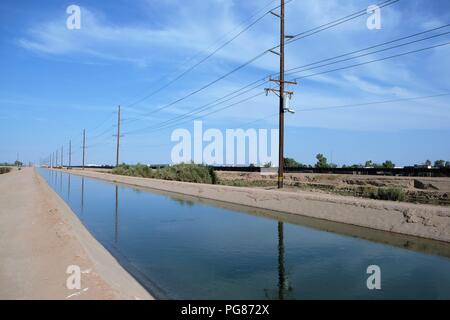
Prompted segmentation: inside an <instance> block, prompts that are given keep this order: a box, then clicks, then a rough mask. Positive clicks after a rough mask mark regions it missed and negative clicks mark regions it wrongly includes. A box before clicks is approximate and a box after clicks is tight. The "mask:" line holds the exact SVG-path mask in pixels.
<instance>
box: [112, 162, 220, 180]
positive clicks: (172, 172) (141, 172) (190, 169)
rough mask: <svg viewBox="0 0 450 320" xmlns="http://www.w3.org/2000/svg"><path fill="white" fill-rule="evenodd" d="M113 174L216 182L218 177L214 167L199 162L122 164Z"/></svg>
mask: <svg viewBox="0 0 450 320" xmlns="http://www.w3.org/2000/svg"><path fill="white" fill-rule="evenodd" d="M112 173H113V174H118V175H123V176H131V177H143V178H153V179H163V180H174V181H184V182H196V183H207V184H216V183H217V177H216V174H215V172H214V170H213V168H211V167H208V166H204V165H197V164H177V165H174V166H170V167H164V168H160V169H152V168H150V167H148V166H146V165H142V164H137V165H134V166H131V165H126V164H122V165H120V166H118V167H116V168H114V169H113V170H112Z"/></svg>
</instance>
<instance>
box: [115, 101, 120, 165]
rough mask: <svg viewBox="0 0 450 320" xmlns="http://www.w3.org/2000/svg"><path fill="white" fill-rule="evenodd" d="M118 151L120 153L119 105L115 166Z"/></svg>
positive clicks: (117, 163)
mask: <svg viewBox="0 0 450 320" xmlns="http://www.w3.org/2000/svg"><path fill="white" fill-rule="evenodd" d="M119 153H120V106H119V110H118V111H117V149H116V167H118V166H119Z"/></svg>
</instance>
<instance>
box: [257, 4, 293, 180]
mask: <svg viewBox="0 0 450 320" xmlns="http://www.w3.org/2000/svg"><path fill="white" fill-rule="evenodd" d="M280 1H281V5H280V14H277V13H275V12H273V11H270V13H271V14H273V15H274V16H276V17H278V18H279V19H280V52H276V51H274V50H270V52H272V53H274V54H277V55H279V56H280V76H279V79H270V81H272V82H276V83H278V85H279V89H273V88H266V89H265V90H266V94H268V93H269V91H272V92H274V93H275V94H276V95H278V96H279V98H280V102H279V109H280V118H279V141H278V144H279V147H278V188H279V189H281V188H283V180H284V113H285V112H286V111H289V112H292V110H290V109H288V108H286V96H287V95H289V97H291V96H292V95H293V94H294V93H293V92H287V91H285V84H297V83H296V82H293V81H285V80H284V42H285V39H286V38H288V39H291V38H292V36H286V35H285V31H284V17H285V15H284V7H285V0H280Z"/></svg>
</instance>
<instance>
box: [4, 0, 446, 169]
mask: <svg viewBox="0 0 450 320" xmlns="http://www.w3.org/2000/svg"><path fill="white" fill-rule="evenodd" d="M269 3H270V1H269V0H265V1H263V0H258V1H257V0H248V1H237V0H208V1H201V0H190V1H182V0H165V1H155V0H136V1H121V0H116V1H86V0H85V1H56V0H53V1H50V0H47V1H45V0H41V1H31V0H30V1H25V0H21V1H12V0H3V1H1V2H0V48H1V50H0V70H1V72H0V162H3V161H14V160H15V159H16V156H17V153H19V154H20V158H21V160H23V161H26V162H28V161H37V160H38V159H39V158H41V157H45V156H47V155H48V154H50V153H51V152H53V151H55V150H56V149H57V148H60V147H61V146H62V145H64V148H65V150H67V145H68V141H69V139H72V145H73V149H74V156H73V162H74V163H79V162H80V160H81V159H80V155H81V149H80V146H81V137H82V130H83V128H86V130H87V145H88V149H87V163H96V164H101V163H114V161H115V140H114V139H115V138H114V137H113V136H112V135H113V134H114V131H115V130H116V128H115V127H114V125H115V112H116V109H117V105H118V104H121V105H122V106H123V110H122V117H123V119H124V122H123V125H122V132H123V133H124V137H123V139H122V157H121V160H122V161H125V162H130V163H135V162H141V163H168V162H170V151H171V149H172V147H173V145H174V143H171V142H170V134H171V132H172V131H173V130H174V129H175V128H186V129H192V127H193V122H192V121H188V122H184V123H182V124H180V125H179V126H175V127H169V128H167V129H165V130H143V131H141V132H139V134H137V133H135V134H133V131H134V130H138V129H142V128H146V127H152V126H153V127H156V128H157V126H158V124H160V123H162V122H163V121H166V120H168V119H171V118H173V117H175V116H177V115H181V114H183V113H186V112H189V111H191V110H193V109H194V108H197V107H199V106H201V105H204V104H206V103H208V102H211V101H214V100H215V99H217V98H219V97H222V96H224V95H226V94H227V93H229V92H232V91H233V90H236V89H238V88H240V87H242V86H244V85H246V84H248V83H250V82H252V81H254V80H257V79H259V78H261V77H265V76H267V75H269V74H271V73H274V72H277V68H278V57H277V56H275V55H272V54H266V55H264V56H263V57H262V58H260V59H258V60H256V61H255V62H253V63H252V64H251V65H249V66H247V67H245V68H243V69H242V70H240V71H238V72H236V73H234V74H232V75H230V76H229V77H227V78H225V79H223V80H222V81H220V82H217V83H216V84H215V85H213V86H211V87H209V88H208V89H206V90H203V91H201V92H199V93H198V94H195V95H193V96H192V97H190V98H188V99H186V100H183V101H181V102H180V103H177V104H175V105H173V106H171V107H169V108H166V109H164V110H162V111H160V112H154V110H157V109H158V108H160V107H161V106H164V105H166V104H168V103H170V102H172V101H175V100H177V99H179V98H181V97H183V96H185V95H187V94H188V93H190V92H192V91H194V90H196V89H198V88H199V87H201V86H203V85H204V84H206V83H208V82H210V81H213V80H214V79H216V78H218V77H220V76H221V75H223V74H225V73H227V72H228V71H230V70H232V69H234V68H235V67H237V66H239V65H240V64H242V63H244V62H246V61H248V60H249V59H251V58H253V57H254V56H256V55H258V54H259V53H261V52H263V51H265V50H267V49H268V48H270V47H272V46H274V45H276V44H277V42H278V21H277V19H276V18H275V17H273V16H271V15H267V16H266V17H264V18H263V19H262V20H261V21H260V22H258V23H257V24H256V25H255V26H253V27H252V28H251V29H249V30H248V31H247V32H245V33H244V34H242V35H241V36H240V37H238V38H237V39H236V40H235V41H233V42H232V43H230V44H229V45H228V46H226V47H225V48H224V49H222V50H220V51H219V52H217V54H215V55H214V56H213V57H212V58H210V59H208V60H207V61H206V62H205V63H202V64H201V65H200V66H199V67H197V68H195V69H194V70H193V71H192V72H190V73H188V74H187V75H186V76H185V77H184V78H183V79H182V80H180V81H176V82H175V83H173V84H172V85H171V86H169V87H167V88H166V89H165V90H163V91H161V92H160V93H158V94H157V95H154V96H152V97H150V98H148V99H145V100H143V101H141V102H140V103H137V104H134V105H132V104H133V102H135V101H138V100H140V98H142V97H144V96H146V95H147V94H149V93H151V92H152V91H153V90H154V89H156V88H158V87H159V86H160V85H161V84H164V83H167V82H168V81H170V80H171V79H173V77H174V76H176V75H177V74H179V73H180V72H182V71H183V70H186V68H188V67H189V66H190V65H192V63H194V62H195V61H198V59H201V58H202V57H204V56H205V55H207V54H208V53H209V52H211V50H213V49H214V48H215V47H217V46H218V45H220V44H221V43H223V42H224V41H225V40H226V39H228V38H230V37H232V36H233V34H235V33H236V32H238V31H239V26H241V28H242V25H241V24H242V23H243V22H245V21H247V23H248V19H249V18H250V17H252V16H253V15H255V14H256V13H257V12H260V13H259V15H261V13H263V12H264V9H265V10H267V9H268V8H271V7H274V6H276V5H277V1H273V2H272V3H271V4H269ZM374 3H376V2H375V1H365V0H349V1H337V0H302V1H300V0H293V1H291V2H290V3H289V4H288V5H287V7H286V13H287V17H286V28H287V33H290V34H297V33H300V32H302V31H305V30H308V29H311V28H313V27H316V26H319V25H321V24H324V23H327V22H330V21H332V20H335V19H337V18H340V17H343V16H346V15H348V14H350V13H353V12H356V11H358V10H361V9H363V8H366V7H368V6H369V5H371V4H374ZM71 4H75V5H79V6H80V7H81V29H80V30H69V29H67V28H66V19H67V17H68V14H67V13H66V8H67V7H68V6H69V5H71ZM268 4H269V5H268ZM261 10H262V11H261ZM259 15H258V14H257V15H256V16H255V18H256V17H258V16H259ZM255 18H254V19H255ZM381 18H382V28H381V29H380V30H369V29H368V28H367V27H366V19H367V16H365V17H361V18H358V19H355V20H352V21H349V22H347V23H345V24H342V25H340V26H337V27H334V28H331V29H329V30H327V31H324V32H320V33H318V34H316V35H313V36H311V37H308V38H305V39H302V40H300V41H297V42H295V43H293V44H291V45H289V46H287V48H286V59H287V60H286V61H287V62H286V63H287V68H292V67H296V66H301V65H305V64H308V63H311V62H315V61H318V60H322V59H326V58H329V57H333V56H337V55H340V54H344V53H348V52H351V51H353V50H358V49H362V48H365V47H369V46H371V45H374V44H378V43H382V42H385V41H389V40H393V39H397V38H400V37H402V36H408V35H411V34H414V33H417V32H421V31H425V30H429V29H431V28H435V27H439V26H443V25H446V24H447V23H448V22H450V3H449V2H448V1H446V0H402V1H400V2H398V3H397V4H394V5H392V6H389V7H386V8H383V9H382V11H381ZM244 25H245V23H244ZM449 29H450V28H444V29H441V30H440V31H436V32H434V33H432V34H439V33H444V32H448V31H450V30H449ZM230 31H231V33H230ZM233 32H234V33H233ZM430 34H431V33H430ZM224 36H225V37H224ZM422 37H425V35H424V36H422ZM419 38H420V37H419ZM449 38H450V36H449V35H448V34H447V35H443V36H439V37H436V38H434V39H429V40H426V41H423V42H420V43H417V44H411V45H408V46H405V47H402V48H397V49H394V50H391V51H386V52H382V53H377V54H372V55H369V56H367V57H363V58H359V59H357V60H355V61H350V62H347V63H342V64H339V65H337V66H330V67H324V68H322V69H318V70H313V71H306V72H304V73H302V74H300V75H308V74H310V73H313V72H318V71H325V70H327V69H330V68H335V67H339V66H345V65H348V64H352V63H359V62H364V61H368V60H373V59H377V58H382V57H384V56H389V55H392V54H395V53H401V52H406V51H411V50H414V49H418V48H422V47H428V46H432V45H435V44H440V43H446V42H448V41H449ZM415 39H416V38H415ZM193 57H194V59H192V58H193ZM449 57H450V46H444V47H440V48H435V49H431V50H426V51H423V52H420V53H416V54H411V55H407V56H403V57H401V58H396V59H390V60H386V61H382V62H378V63H372V64H368V65H364V66H361V67H357V68H351V69H346V70H342V71H338V72H332V73H328V74H323V75H319V76H315V77H309V78H305V79H301V80H300V83H299V84H298V85H297V86H295V87H292V88H290V89H292V90H294V91H295V92H296V94H295V96H294V98H293V100H292V105H293V106H294V107H295V109H296V110H297V113H296V114H295V115H286V125H287V127H286V156H289V157H293V158H295V159H297V160H299V161H301V162H303V163H311V164H312V163H314V162H315V155H316V154H317V153H319V152H321V153H324V154H325V155H326V156H327V157H328V158H329V159H330V158H332V160H333V162H335V163H337V164H344V163H346V164H352V163H363V162H364V161H366V160H369V159H371V160H373V161H377V162H382V161H384V160H386V159H391V160H393V161H394V162H395V163H396V164H397V165H408V164H413V163H422V162H424V161H425V160H426V159H432V160H436V159H444V160H450V147H449V141H450V105H449V99H450V96H441V97H435V98H427V99H420V100H403V101H401V99H408V98H414V97H424V96H433V95H438V94H446V93H450V58H449ZM262 88H263V87H261V88H259V89H256V90H254V91H252V92H250V93H249V95H252V94H256V93H258V90H262ZM386 100H400V101H397V102H392V103H385V104H376V105H365V106H359V107H349V108H336V109H323V110H321V109H320V108H323V107H330V106H340V105H349V104H364V103H371V102H379V101H386ZM230 103H231V102H230ZM130 105H131V106H130ZM217 108H220V106H218V107H217ZM302 109H308V110H309V111H301V110H302ZM310 109H313V110H310ZM314 109H317V110H314ZM211 110H213V109H211ZM276 111H277V100H276V97H274V96H271V95H269V96H267V97H266V96H265V95H262V96H259V97H257V98H255V99H252V100H249V101H248V102H246V103H244V104H240V105H236V106H235V107H232V108H229V109H226V110H223V111H222V112H218V113H216V114H212V115H210V116H207V117H205V118H204V119H202V120H203V121H204V127H205V128H219V129H223V130H224V129H225V128H230V129H232V128H239V127H241V126H243V125H245V124H248V123H249V122H251V121H253V120H256V119H263V118H264V119H263V120H261V121H258V122H254V123H252V125H251V126H252V127H254V128H276V127H277V120H276V117H275V116H273V117H268V116H269V115H271V114H274V113H276ZM200 115H202V114H200ZM135 118H139V121H127V120H129V119H135ZM66 157H67V155H66Z"/></svg>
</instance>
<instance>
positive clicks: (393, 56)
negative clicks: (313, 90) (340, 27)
mask: <svg viewBox="0 0 450 320" xmlns="http://www.w3.org/2000/svg"><path fill="white" fill-rule="evenodd" d="M449 44H450V42H446V43H441V44H438V45H434V46H431V47H426V48H421V49H417V50H412V51H408V52H404V53H400V54H395V55H392V56H388V57H384V58H380V59H375V60H371V61H366V62H362V63H358V64H354V65H350V66H345V67H341V68H336V69H332V70H327V71H322V72H317V73H313V74H309V75H306V76H301V77H296V78H294V79H293V80H299V79H305V78H310V77H314V76H318V75H322V74H327V73H331V72H336V71H341V70H345V69H350V68H355V67H359V66H363V65H367V64H371V63H374V62H379V61H384V60H388V59H393V58H397V57H402V56H405V55H408V54H412V53H417V52H422V51H425V50H430V49H434V48H439V47H443V46H447V45H449Z"/></svg>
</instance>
